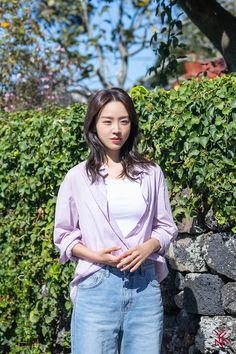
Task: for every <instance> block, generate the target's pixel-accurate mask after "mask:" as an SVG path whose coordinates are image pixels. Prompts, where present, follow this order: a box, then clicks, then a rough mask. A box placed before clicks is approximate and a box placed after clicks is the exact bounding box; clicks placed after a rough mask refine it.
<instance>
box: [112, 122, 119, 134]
mask: <svg viewBox="0 0 236 354" xmlns="http://www.w3.org/2000/svg"><path fill="white" fill-rule="evenodd" d="M112 131H113V132H119V131H120V125H119V124H113V126H112Z"/></svg>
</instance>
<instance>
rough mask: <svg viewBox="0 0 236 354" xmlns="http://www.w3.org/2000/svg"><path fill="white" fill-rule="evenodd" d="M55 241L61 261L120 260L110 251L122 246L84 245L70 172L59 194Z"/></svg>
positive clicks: (113, 261) (106, 261)
mask: <svg viewBox="0 0 236 354" xmlns="http://www.w3.org/2000/svg"><path fill="white" fill-rule="evenodd" d="M53 241H54V244H55V246H56V248H57V250H58V251H59V252H60V258H59V263H65V262H67V261H69V260H75V261H78V260H79V259H85V260H89V261H92V262H95V263H104V264H111V265H114V264H117V262H118V257H115V256H113V255H111V254H110V252H112V251H115V250H118V249H120V247H117V246H114V247H110V248H105V249H102V250H101V251H92V250H91V249H89V248H88V247H86V246H85V245H84V242H83V236H82V233H81V230H80V228H79V215H78V212H77V208H76V204H75V201H74V196H73V194H72V188H71V181H70V176H69V174H67V175H66V176H65V178H64V180H63V181H62V183H61V185H60V188H59V191H58V195H57V202H56V210H55V223H54V234H53Z"/></svg>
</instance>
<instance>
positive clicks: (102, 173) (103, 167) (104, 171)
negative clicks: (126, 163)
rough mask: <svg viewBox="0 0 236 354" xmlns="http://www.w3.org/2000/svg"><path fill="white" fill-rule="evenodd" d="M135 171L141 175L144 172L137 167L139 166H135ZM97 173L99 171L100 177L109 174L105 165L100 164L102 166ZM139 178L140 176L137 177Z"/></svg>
mask: <svg viewBox="0 0 236 354" xmlns="http://www.w3.org/2000/svg"><path fill="white" fill-rule="evenodd" d="M135 169H136V170H138V171H141V175H142V174H143V173H145V172H146V171H144V170H143V169H142V167H139V166H136V167H135ZM99 171H100V173H101V175H102V176H105V175H106V174H107V173H108V172H109V171H108V167H107V165H105V164H102V165H101V166H100V168H99ZM146 173H148V172H146ZM139 176H140V175H139Z"/></svg>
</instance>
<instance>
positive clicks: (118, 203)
mask: <svg viewBox="0 0 236 354" xmlns="http://www.w3.org/2000/svg"><path fill="white" fill-rule="evenodd" d="M105 185H106V189H107V199H108V208H109V212H110V213H111V214H112V216H113V217H114V219H115V221H116V223H117V224H118V226H119V228H120V230H121V232H122V234H123V235H124V237H126V236H127V235H128V234H129V232H130V231H131V230H132V229H133V228H134V227H135V226H136V225H137V223H138V221H139V220H140V219H141V217H142V215H143V214H144V212H145V210H146V203H145V200H144V198H143V195H142V192H141V188H140V184H139V182H138V181H137V182H135V181H130V180H129V179H128V178H127V177H126V178H125V179H111V178H105Z"/></svg>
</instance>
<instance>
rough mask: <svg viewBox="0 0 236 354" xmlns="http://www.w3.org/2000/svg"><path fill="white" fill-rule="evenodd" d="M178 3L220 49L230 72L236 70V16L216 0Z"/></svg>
mask: <svg viewBox="0 0 236 354" xmlns="http://www.w3.org/2000/svg"><path fill="white" fill-rule="evenodd" d="M177 3H178V5H179V6H180V7H181V8H182V9H183V10H184V12H186V14H187V15H188V17H189V18H190V20H191V21H192V22H193V23H194V24H195V25H196V26H197V27H198V28H199V29H200V31H201V32H202V33H204V34H205V36H206V37H207V38H208V39H209V40H210V41H211V42H212V44H213V45H214V47H215V48H216V49H218V50H219V51H220V53H221V54H222V56H223V57H224V59H225V62H226V64H227V66H228V70H229V72H236V17H234V16H233V15H231V14H230V13H229V12H228V11H226V10H225V9H224V8H223V7H222V6H220V4H218V2H217V1H216V0H178V1H177Z"/></svg>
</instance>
